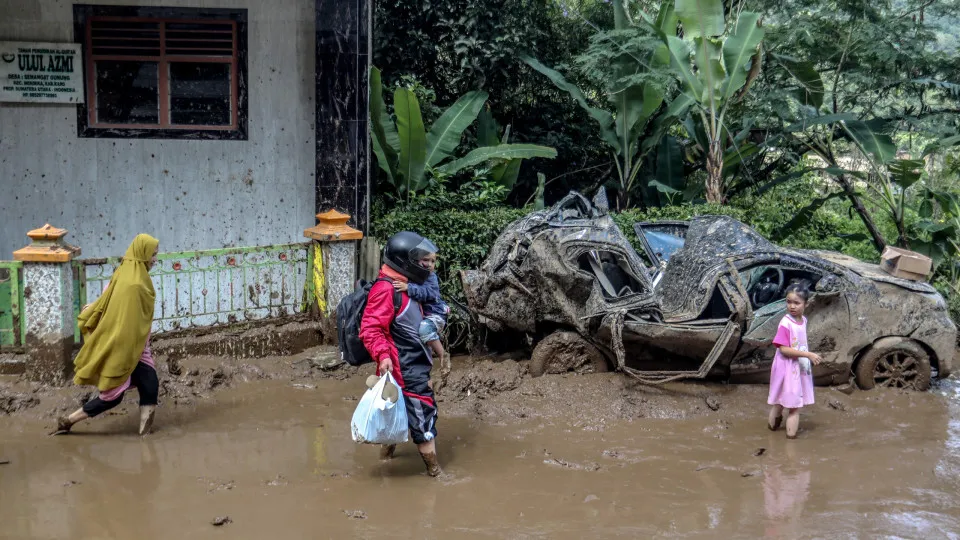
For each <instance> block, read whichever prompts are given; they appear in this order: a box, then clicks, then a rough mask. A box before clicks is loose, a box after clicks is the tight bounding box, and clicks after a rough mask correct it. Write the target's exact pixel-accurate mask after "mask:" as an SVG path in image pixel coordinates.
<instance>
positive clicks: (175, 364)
mask: <svg viewBox="0 0 960 540" xmlns="http://www.w3.org/2000/svg"><path fill="white" fill-rule="evenodd" d="M167 373H169V374H171V375H173V376H175V377H179V376H180V375H182V374H183V368H182V367H181V366H180V360H178V359H177V358H168V359H167Z"/></svg>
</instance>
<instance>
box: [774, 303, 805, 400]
mask: <svg viewBox="0 0 960 540" xmlns="http://www.w3.org/2000/svg"><path fill="white" fill-rule="evenodd" d="M773 344H774V346H776V347H790V348H792V349H797V350H800V351H806V350H808V349H807V318H806V317H804V318H803V321H802V322H799V323H798V322H797V321H795V320H794V319H793V317H791V316H790V315H785V316H784V317H783V320H781V321H780V326H779V327H778V328H777V335H776V337H774V338H773ZM767 403H768V404H770V405H781V406H783V407H785V408H787V409H799V408H800V407H803V406H804V405H813V373H804V372H803V370H802V369H801V368H800V362H799V361H798V360H797V359H796V358H788V357H786V356H784V355H782V354H780V350H779V349H777V354H776V355H775V356H774V357H773V366H771V368H770V396H769V397H768V398H767Z"/></svg>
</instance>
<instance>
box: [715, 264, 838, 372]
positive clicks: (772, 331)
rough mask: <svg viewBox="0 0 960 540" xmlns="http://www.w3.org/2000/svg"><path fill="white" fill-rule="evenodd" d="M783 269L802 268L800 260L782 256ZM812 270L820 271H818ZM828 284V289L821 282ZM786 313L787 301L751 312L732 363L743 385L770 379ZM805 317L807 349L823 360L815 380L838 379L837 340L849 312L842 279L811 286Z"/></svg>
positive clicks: (825, 278) (833, 277)
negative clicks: (777, 340)
mask: <svg viewBox="0 0 960 540" xmlns="http://www.w3.org/2000/svg"><path fill="white" fill-rule="evenodd" d="M781 262H782V264H783V265H784V268H790V269H796V268H798V267H799V268H803V267H804V266H805V265H804V263H803V262H802V261H798V260H796V259H792V258H790V257H784V258H783V259H782V261H781ZM811 271H817V272H821V273H822V272H823V270H821V269H813V268H811ZM824 282H830V286H829V287H825V286H823V285H822V284H821V283H824ZM786 314H787V301H786V299H782V298H781V299H779V300H777V301H775V302H771V303H769V304H767V305H765V306H763V307H760V308H758V309H754V310H752V313H751V314H750V317H749V318H748V319H747V324H746V328H745V330H744V334H743V339H742V341H743V344H742V346H741V348H740V350H739V351H738V352H737V358H736V359H735V360H734V361H733V363H732V373H731V374H732V375H733V376H734V377H735V378H736V379H737V380H742V381H743V382H754V381H757V380H763V379H764V378H765V377H767V376H769V373H770V365H771V364H772V363H773V357H774V354H775V353H776V348H775V347H774V346H773V338H774V336H775V335H776V334H777V328H778V327H779V325H780V321H781V320H782V319H783V317H784V316H785V315H786ZM804 316H805V317H806V318H807V336H808V347H809V348H810V350H811V351H813V352H816V353H817V354H819V355H820V356H822V357H823V360H824V363H823V364H822V365H821V366H818V367H817V368H816V369H815V370H814V375H815V376H816V377H817V379H827V378H833V377H840V379H837V380H838V381H840V380H841V379H842V377H843V375H844V373H845V368H846V364H845V363H844V362H843V361H842V360H843V359H842V351H841V349H840V346H839V345H838V340H837V337H838V336H840V335H842V334H843V333H844V332H845V331H847V330H848V329H849V322H850V312H849V304H848V302H847V299H846V292H845V287H844V282H843V280H840V279H838V278H837V277H836V275H834V274H826V275H824V276H822V277H821V278H820V280H818V283H817V284H814V291H813V295H812V296H811V299H810V302H809V303H808V306H807V309H806V312H805V314H804Z"/></svg>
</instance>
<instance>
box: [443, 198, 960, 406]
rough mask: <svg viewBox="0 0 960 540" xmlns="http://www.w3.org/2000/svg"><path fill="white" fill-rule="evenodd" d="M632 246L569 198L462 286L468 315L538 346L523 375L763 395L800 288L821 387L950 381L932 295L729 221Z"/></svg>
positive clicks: (644, 232) (942, 307) (695, 222)
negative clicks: (804, 291) (687, 381)
mask: <svg viewBox="0 0 960 540" xmlns="http://www.w3.org/2000/svg"><path fill="white" fill-rule="evenodd" d="M633 233H635V235H636V238H635V242H634V243H631V241H630V239H629V238H628V237H627V236H626V235H625V234H624V233H623V232H622V231H621V230H620V229H619V228H618V227H617V225H616V224H615V223H614V220H613V218H612V217H611V216H610V215H609V211H608V205H607V202H606V196H605V194H604V193H603V191H602V190H601V191H600V192H598V194H597V196H596V198H595V199H594V201H593V202H591V201H590V200H588V199H586V198H585V197H583V196H582V195H580V194H578V193H571V194H570V195H568V196H567V197H566V198H564V199H563V200H562V201H560V202H559V203H557V204H556V205H555V206H553V207H552V208H549V209H547V210H542V211H538V212H533V213H531V214H529V215H527V216H526V217H524V218H521V219H520V220H518V221H516V222H514V223H513V224H511V225H510V226H509V227H508V228H507V229H506V230H505V231H504V232H503V233H502V234H501V236H500V237H499V238H498V239H497V241H496V242H495V243H494V245H493V247H492V248H491V250H490V252H489V255H488V257H487V259H486V261H485V262H484V263H483V265H482V266H481V268H480V269H479V270H470V271H464V272H462V273H461V281H462V282H463V287H464V292H465V294H466V297H467V303H468V305H469V307H470V309H471V310H472V311H473V312H474V314H475V315H476V316H477V318H478V320H479V321H480V322H481V324H483V325H484V326H485V327H486V328H487V329H488V330H490V331H492V332H514V333H522V334H525V335H526V336H528V339H531V340H532V343H533V345H534V347H533V354H532V357H531V364H530V371H531V373H532V374H533V375H534V376H537V375H540V374H543V373H547V372H551V373H556V372H564V371H568V370H576V371H581V372H583V371H606V370H608V369H609V368H610V367H611V366H613V367H615V368H616V369H618V370H620V371H624V372H626V373H629V374H631V375H633V376H634V377H636V378H638V379H640V380H641V381H644V382H648V383H661V382H665V381H670V380H676V379H683V378H700V379H704V378H712V379H723V380H730V381H732V382H765V381H766V379H767V378H768V377H769V370H770V365H771V363H772V361H773V356H774V352H775V350H774V347H773V346H772V345H771V343H772V340H773V337H774V335H775V334H776V330H777V326H778V324H779V322H780V320H781V318H782V317H783V316H784V315H785V313H786V301H785V299H784V290H785V288H786V286H787V285H789V284H790V283H791V282H792V281H794V280H800V279H802V280H807V282H809V284H810V288H811V290H812V291H813V297H812V300H811V303H810V305H809V306H808V308H807V313H806V316H807V319H808V336H810V350H812V351H815V352H817V353H818V354H820V355H821V356H822V357H823V359H824V362H823V363H822V364H820V365H819V366H816V367H815V368H814V381H815V383H816V384H818V385H829V384H842V383H847V382H849V381H850V379H851V377H853V378H854V379H855V381H856V383H857V384H858V385H859V386H860V387H861V388H863V389H869V388H873V387H875V386H883V387H897V388H911V389H915V390H924V389H926V388H927V387H928V386H929V385H930V382H931V379H932V378H934V377H945V376H947V375H949V374H950V372H951V368H952V361H953V353H954V347H955V343H956V333H957V330H956V327H955V326H954V324H953V322H952V321H951V320H950V317H949V315H948V312H947V308H946V303H945V302H944V299H943V298H942V297H941V296H940V294H938V293H937V291H936V290H935V289H934V288H933V287H932V286H930V285H929V284H928V283H923V282H914V281H907V280H904V279H899V278H896V277H893V276H890V275H888V274H886V273H884V272H883V271H882V270H881V269H880V268H879V267H878V266H877V265H873V264H868V263H864V262H862V261H859V260H857V259H854V258H852V257H848V256H845V255H841V254H839V253H834V252H824V251H809V250H798V249H790V248H784V247H780V246H777V245H775V244H773V243H771V242H770V241H768V240H766V239H765V238H763V237H762V236H760V235H759V234H758V233H756V232H755V231H754V230H753V229H751V228H750V227H748V226H746V225H744V224H743V223H740V222H739V221H737V220H735V219H733V218H730V217H726V216H701V217H697V218H694V219H692V220H690V221H663V222H655V223H637V224H635V225H634V231H633Z"/></svg>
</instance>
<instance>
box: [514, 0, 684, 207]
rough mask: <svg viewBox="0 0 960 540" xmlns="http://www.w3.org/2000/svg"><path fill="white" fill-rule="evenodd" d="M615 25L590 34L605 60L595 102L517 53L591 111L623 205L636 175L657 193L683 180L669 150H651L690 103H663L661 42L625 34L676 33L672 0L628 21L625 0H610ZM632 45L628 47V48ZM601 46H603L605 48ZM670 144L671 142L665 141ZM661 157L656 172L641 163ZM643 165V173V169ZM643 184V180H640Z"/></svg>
mask: <svg viewBox="0 0 960 540" xmlns="http://www.w3.org/2000/svg"><path fill="white" fill-rule="evenodd" d="M612 3H613V9H614V29H613V31H612V32H599V33H598V34H597V35H595V36H594V39H593V40H592V44H591V49H592V50H593V52H594V53H595V55H596V56H601V57H602V58H604V60H609V61H608V62H605V63H603V64H602V70H603V71H604V74H603V76H604V77H605V81H604V82H603V83H602V84H603V85H604V86H605V88H604V89H603V91H602V93H603V94H604V95H605V98H606V101H607V104H606V106H597V105H594V101H593V100H591V99H590V98H588V94H592V95H596V94H597V93H596V92H589V91H584V90H582V89H581V88H579V87H578V86H576V85H575V84H573V83H571V82H570V81H568V80H567V79H566V78H565V77H564V75H563V74H561V73H560V72H559V71H557V70H555V69H552V68H550V67H547V66H545V65H544V64H542V63H541V62H540V61H539V60H537V59H536V58H534V57H532V56H530V55H522V56H521V59H522V60H523V61H524V62H525V63H526V64H527V65H529V66H530V67H531V68H533V69H535V70H536V71H538V72H540V73H541V74H543V75H544V76H546V77H547V78H548V79H550V81H551V82H553V84H554V85H555V86H556V87H557V88H558V89H560V90H563V91H564V92H567V93H568V94H569V95H570V97H572V98H573V99H574V101H576V102H577V104H578V105H580V107H581V108H582V109H583V110H585V111H586V112H587V114H589V115H590V117H591V118H592V119H593V120H594V121H595V122H596V123H597V125H598V127H599V129H600V137H601V138H602V140H603V141H604V142H605V143H606V144H607V146H609V148H610V150H611V154H612V157H613V161H614V163H615V164H616V170H617V176H618V183H619V185H618V196H617V206H618V208H619V209H621V210H622V209H624V208H626V207H627V206H629V205H630V194H631V192H633V191H634V190H635V187H636V186H637V181H638V179H643V180H646V184H647V185H649V186H651V187H654V188H656V189H657V190H659V191H660V192H662V193H673V192H678V191H679V189H678V188H682V185H683V183H684V179H683V168H682V167H677V166H676V163H677V162H676V160H675V159H674V155H673V154H671V156H668V158H666V159H664V160H659V159H652V158H650V156H651V154H652V153H654V152H657V151H658V148H661V144H660V141H661V139H662V138H663V137H664V136H665V135H666V134H667V132H668V130H669V128H670V127H671V126H672V125H674V124H676V122H677V121H678V119H679V118H681V117H682V116H683V115H684V114H686V110H687V109H688V108H689V107H690V105H691V104H692V103H693V102H692V101H690V100H687V99H685V98H681V99H677V100H674V101H672V102H670V103H669V106H668V107H666V108H664V107H662V106H663V104H664V103H665V97H666V87H667V82H668V80H666V79H668V78H669V74H668V72H669V68H670V55H669V52H668V48H667V45H666V43H661V42H659V41H658V40H657V38H656V37H654V38H652V39H651V41H652V42H653V43H654V46H653V47H650V48H647V49H646V50H636V43H637V41H634V42H633V43H631V39H634V38H633V37H631V38H630V39H627V40H624V36H625V35H626V34H627V33H628V31H634V32H641V33H646V34H648V35H652V36H659V35H663V34H666V33H670V34H675V33H676V27H677V17H676V15H675V12H674V7H673V0H665V1H664V2H663V4H662V5H661V7H660V11H659V12H658V15H657V17H656V18H655V19H646V18H644V19H642V20H637V21H633V20H631V18H630V17H629V15H628V13H627V11H626V9H625V4H624V0H613V2H612ZM631 47H632V48H631ZM604 49H605V50H604ZM667 148H668V149H670V150H674V149H675V146H674V145H672V144H671V145H669V146H668V147H667ZM657 163H663V164H664V165H665V167H666V168H665V169H664V170H663V171H661V172H660V173H659V174H655V173H653V172H651V170H650V167H645V164H652V165H653V166H654V167H655V166H656V164H657ZM642 171H643V173H642ZM644 187H646V186H644Z"/></svg>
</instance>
